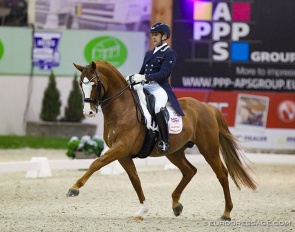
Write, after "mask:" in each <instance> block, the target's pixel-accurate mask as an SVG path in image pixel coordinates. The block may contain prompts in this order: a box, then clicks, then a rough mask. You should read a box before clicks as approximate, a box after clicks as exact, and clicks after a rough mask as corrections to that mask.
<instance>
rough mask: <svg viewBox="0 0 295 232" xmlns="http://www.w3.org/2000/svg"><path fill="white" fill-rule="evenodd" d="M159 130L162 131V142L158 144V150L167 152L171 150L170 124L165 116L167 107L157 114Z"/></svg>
mask: <svg viewBox="0 0 295 232" xmlns="http://www.w3.org/2000/svg"><path fill="white" fill-rule="evenodd" d="M156 118H157V122H158V127H159V132H160V139H161V141H160V143H159V144H158V152H159V153H165V152H169V149H170V145H169V131H168V125H167V121H166V118H165V109H164V108H162V109H161V110H160V112H159V113H157V114H156Z"/></svg>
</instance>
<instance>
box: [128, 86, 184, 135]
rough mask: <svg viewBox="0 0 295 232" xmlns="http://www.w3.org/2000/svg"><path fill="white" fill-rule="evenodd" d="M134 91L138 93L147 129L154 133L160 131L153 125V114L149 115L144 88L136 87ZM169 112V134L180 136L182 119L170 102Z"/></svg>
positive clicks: (168, 105)
mask: <svg viewBox="0 0 295 232" xmlns="http://www.w3.org/2000/svg"><path fill="white" fill-rule="evenodd" d="M134 89H135V90H136V91H137V94H138V97H139V100H140V104H141V107H142V110H143V114H144V117H145V118H146V127H147V128H148V129H149V130H150V129H151V130H153V131H155V130H156V131H159V128H158V126H156V127H155V126H154V124H152V117H151V114H150V113H149V111H148V109H147V107H146V105H147V104H146V100H145V95H144V93H143V86H142V85H136V86H135V87H134ZM166 107H167V109H168V112H169V121H168V129H169V134H179V133H180V132H181V131H182V117H181V116H180V115H178V114H177V113H176V112H175V110H174V109H173V108H172V106H171V105H170V102H168V103H167V105H166Z"/></svg>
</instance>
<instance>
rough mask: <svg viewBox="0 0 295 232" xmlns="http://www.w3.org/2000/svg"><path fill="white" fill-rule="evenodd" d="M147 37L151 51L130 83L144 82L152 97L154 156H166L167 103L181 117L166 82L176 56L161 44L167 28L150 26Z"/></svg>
mask: <svg viewBox="0 0 295 232" xmlns="http://www.w3.org/2000/svg"><path fill="white" fill-rule="evenodd" d="M150 33H151V36H152V42H153V44H154V46H155V47H154V49H153V50H151V51H148V52H147V53H146V54H145V57H144V60H143V64H142V67H141V69H140V71H139V74H134V76H133V81H134V82H136V83H139V82H142V81H144V82H145V84H144V88H145V89H146V90H148V91H149V92H150V93H151V94H153V95H154V96H155V100H156V102H155V113H156V120H157V123H158V127H159V132H160V140H161V141H160V143H159V144H158V152H160V153H164V152H169V149H170V146H169V131H168V125H167V121H166V118H165V106H166V104H167V101H168V100H169V102H170V103H171V105H172V107H173V108H174V110H175V111H176V112H177V113H178V114H179V115H182V116H184V113H183V111H182V110H181V108H180V105H179V102H178V100H177V98H176V96H175V94H174V92H173V90H172V88H171V86H170V84H169V82H168V78H169V76H170V74H171V71H172V67H173V66H174V64H175V62H176V52H175V51H174V50H172V49H171V48H170V47H169V46H168V44H167V43H166V42H165V41H166V40H167V39H169V37H170V28H169V26H168V25H167V24H165V23H162V22H158V23H156V24H154V25H152V26H151V28H150Z"/></svg>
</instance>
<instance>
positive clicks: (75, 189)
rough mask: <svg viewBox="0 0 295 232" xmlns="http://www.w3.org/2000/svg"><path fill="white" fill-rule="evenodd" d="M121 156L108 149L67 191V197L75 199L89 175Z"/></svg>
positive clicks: (118, 151)
mask: <svg viewBox="0 0 295 232" xmlns="http://www.w3.org/2000/svg"><path fill="white" fill-rule="evenodd" d="M119 156H122V151H121V150H120V149H116V148H110V149H109V150H108V151H107V152H106V153H105V154H104V155H103V156H101V157H99V158H98V159H96V160H95V161H93V163H92V164H91V165H90V166H89V168H88V170H87V171H86V172H85V174H84V175H83V176H82V177H81V178H80V179H78V180H77V181H76V183H75V184H74V185H73V186H72V187H71V188H70V189H69V191H68V193H67V197H75V196H78V195H79V189H80V188H81V187H83V186H84V185H85V183H86V182H87V180H88V179H89V178H90V177H91V175H92V174H93V173H94V172H96V171H98V170H99V169H101V168H102V167H104V166H105V165H107V164H109V163H111V162H113V161H115V160H117V159H118V158H119Z"/></svg>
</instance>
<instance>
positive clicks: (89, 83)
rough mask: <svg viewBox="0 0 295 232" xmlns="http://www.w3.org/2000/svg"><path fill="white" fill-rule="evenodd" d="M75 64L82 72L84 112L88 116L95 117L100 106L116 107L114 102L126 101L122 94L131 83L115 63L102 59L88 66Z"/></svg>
mask: <svg viewBox="0 0 295 232" xmlns="http://www.w3.org/2000/svg"><path fill="white" fill-rule="evenodd" d="M74 66H75V67H76V68H77V69H78V70H79V71H80V72H81V76H80V86H81V88H82V91H83V94H84V103H85V104H84V109H83V113H84V114H85V115H86V116H87V117H94V116H95V115H96V113H97V111H98V106H101V108H102V109H104V108H106V107H107V106H111V105H112V107H115V108H116V106H115V105H116V104H113V102H116V103H118V102H119V101H125V99H124V98H122V97H121V96H122V95H123V94H124V93H125V91H126V90H127V89H129V85H128V83H127V81H126V80H125V78H124V77H123V76H122V74H121V73H120V72H119V71H118V70H117V69H116V68H115V67H114V66H113V65H111V64H110V63H108V62H106V61H102V60H100V61H92V62H91V63H90V64H89V65H86V66H81V65H77V64H74ZM116 99H117V100H116ZM119 99H120V100H119ZM115 100H116V101H115ZM116 109H117V108H116Z"/></svg>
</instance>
